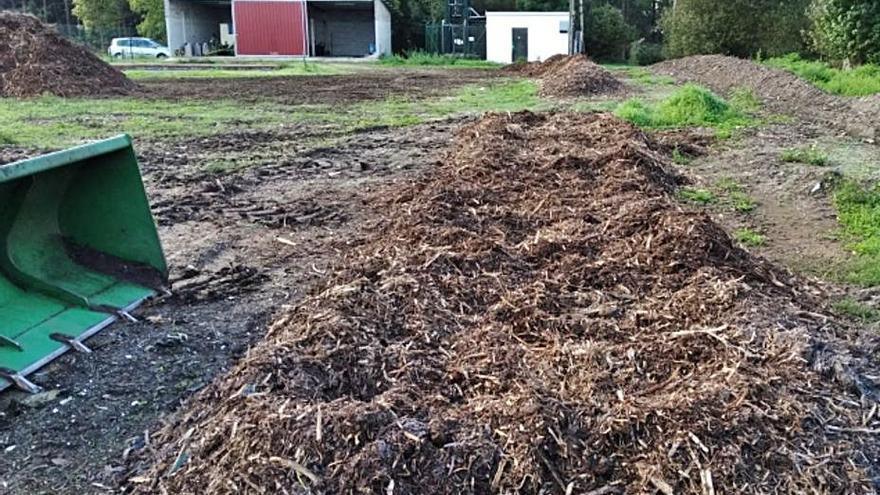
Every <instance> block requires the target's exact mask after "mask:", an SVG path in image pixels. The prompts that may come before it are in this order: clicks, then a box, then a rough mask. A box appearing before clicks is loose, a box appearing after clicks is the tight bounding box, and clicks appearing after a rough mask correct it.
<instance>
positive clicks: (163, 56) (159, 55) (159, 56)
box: [156, 53, 168, 58]
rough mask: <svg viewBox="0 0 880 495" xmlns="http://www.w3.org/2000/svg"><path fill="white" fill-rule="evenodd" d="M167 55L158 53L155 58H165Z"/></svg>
mask: <svg viewBox="0 0 880 495" xmlns="http://www.w3.org/2000/svg"><path fill="white" fill-rule="evenodd" d="M167 57H168V55H165V54H164V53H160V54H158V55H156V58H167Z"/></svg>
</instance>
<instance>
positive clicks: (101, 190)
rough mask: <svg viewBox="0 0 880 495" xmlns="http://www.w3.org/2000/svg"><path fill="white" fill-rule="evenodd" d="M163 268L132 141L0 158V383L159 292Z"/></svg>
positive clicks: (23, 384)
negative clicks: (26, 157) (10, 160)
mask: <svg viewBox="0 0 880 495" xmlns="http://www.w3.org/2000/svg"><path fill="white" fill-rule="evenodd" d="M167 280H168V268H167V266H166V263H165V256H164V254H163V253H162V246H161V244H160V243H159V235H158V232H157V231H156V225H155V223H154V222H153V217H152V215H151V214H150V206H149V203H148V202H147V197H146V193H145V191H144V185H143V182H142V181H141V176H140V171H139V170H138V165H137V159H136V157H135V154H134V150H133V148H132V145H131V139H130V138H129V137H128V136H125V135H122V136H117V137H115V138H111V139H108V140H106V141H100V142H97V143H93V144H87V145H83V146H78V147H75V148H71V149H68V150H64V151H59V152H57V153H51V154H48V155H44V156H40V157H37V158H33V159H30V160H23V161H20V162H15V163H10V164H8V165H3V166H0V390H2V389H4V388H6V387H8V386H10V385H16V386H18V387H19V388H22V389H25V390H28V391H32V392H33V391H37V390H39V388H38V387H36V386H35V385H33V384H32V383H30V382H29V381H28V380H27V379H26V378H25V376H27V375H28V374H29V373H31V372H33V371H34V370H36V369H38V368H39V367H40V366H43V365H44V364H46V363H48V362H49V361H51V360H52V359H54V358H56V357H58V356H60V355H61V354H63V353H64V352H65V351H67V350H68V349H71V348H73V349H75V350H78V351H82V352H89V350H88V348H87V347H85V346H84V345H83V344H82V341H83V340H85V339H86V338H88V337H89V336H91V335H93V334H94V333H96V332H98V331H99V330H101V329H103V328H104V327H106V326H107V325H110V324H111V323H113V322H114V321H116V320H117V319H119V318H121V317H122V318H129V319H130V318H131V316H130V315H129V314H128V312H129V311H131V310H132V309H134V308H135V307H137V306H138V305H139V304H140V303H141V302H143V301H144V300H145V299H147V298H148V297H150V296H153V295H155V294H156V293H157V292H158V291H163V290H167V289H166V287H167Z"/></svg>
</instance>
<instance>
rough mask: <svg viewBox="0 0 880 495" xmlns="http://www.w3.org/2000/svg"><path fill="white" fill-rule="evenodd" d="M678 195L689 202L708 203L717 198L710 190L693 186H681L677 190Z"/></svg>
mask: <svg viewBox="0 0 880 495" xmlns="http://www.w3.org/2000/svg"><path fill="white" fill-rule="evenodd" d="M678 196H679V197H680V198H681V199H683V200H685V201H690V202H691V203H698V204H701V205H708V204H711V203H714V202H715V201H716V200H717V199H718V198H716V197H715V195H714V194H712V191H709V190H706V189H697V188H694V187H683V188H681V189H680V190H679V191H678Z"/></svg>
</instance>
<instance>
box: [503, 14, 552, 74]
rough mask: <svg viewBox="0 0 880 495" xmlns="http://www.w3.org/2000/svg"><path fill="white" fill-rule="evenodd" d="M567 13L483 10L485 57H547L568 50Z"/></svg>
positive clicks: (514, 59)
mask: <svg viewBox="0 0 880 495" xmlns="http://www.w3.org/2000/svg"><path fill="white" fill-rule="evenodd" d="M568 26H569V17H568V12H486V60H491V61H492V62H499V63H502V64H509V63H512V62H514V61H516V60H528V61H530V62H532V61H537V60H546V59H547V58H548V57H551V56H553V55H556V54H560V53H561V54H567V53H568Z"/></svg>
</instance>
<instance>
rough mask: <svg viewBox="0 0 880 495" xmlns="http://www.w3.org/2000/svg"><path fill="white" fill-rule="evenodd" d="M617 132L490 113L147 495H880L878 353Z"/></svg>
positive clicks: (660, 160) (293, 318)
mask: <svg viewBox="0 0 880 495" xmlns="http://www.w3.org/2000/svg"><path fill="white" fill-rule="evenodd" d="M657 149H658V147H657V146H656V145H655V144H654V143H653V142H652V141H651V140H649V139H648V138H647V137H646V136H645V135H644V134H642V133H641V132H640V131H639V130H637V129H636V128H634V127H633V126H631V125H629V124H627V123H624V122H621V121H620V120H617V119H616V118H614V117H612V116H610V115H607V114H557V115H535V114H531V113H518V114H512V115H500V114H494V115H488V116H486V117H484V118H482V119H481V120H479V121H477V122H475V123H472V124H470V125H468V126H467V127H465V128H464V129H463V130H462V131H461V133H460V135H459V137H458V139H457V142H456V143H455V144H454V145H453V146H452V148H451V150H450V152H449V153H448V155H447V156H446V157H445V158H444V160H443V162H442V164H441V165H439V166H438V167H437V168H436V169H434V170H432V171H431V172H430V173H428V174H427V175H426V176H424V177H423V178H421V179H418V180H417V181H415V182H414V183H413V184H411V185H408V186H406V187H404V188H403V189H402V190H401V189H398V190H397V192H396V193H391V194H390V195H386V196H384V197H383V199H377V200H376V201H377V202H379V207H382V208H385V209H386V211H387V220H386V221H384V222H383V223H382V225H379V226H377V228H376V229H374V232H375V234H373V235H372V236H370V237H368V238H367V239H365V240H363V241H362V242H360V243H358V244H357V247H356V248H353V250H352V251H351V252H349V253H347V254H346V255H345V256H344V258H343V259H341V260H340V262H339V264H338V266H337V268H336V270H335V271H333V272H332V275H329V276H328V278H327V280H326V281H325V282H324V283H323V285H322V286H321V287H319V288H318V289H317V290H316V291H315V292H314V293H313V294H312V295H311V296H309V297H307V298H306V299H305V300H303V301H302V302H301V303H299V304H298V305H297V306H296V307H295V308H294V309H292V310H291V311H290V312H288V313H287V314H285V315H283V316H282V317H281V318H280V319H278V320H277V321H276V322H275V323H274V324H273V325H271V327H270V329H269V331H268V334H267V336H266V339H265V340H264V341H263V342H261V343H260V344H259V345H257V346H256V347H254V348H253V349H252V350H251V351H250V352H249V353H248V355H247V357H246V358H244V359H243V360H242V362H241V363H240V364H239V365H238V366H237V367H235V368H234V369H233V370H231V371H230V373H229V374H228V375H227V376H225V377H224V378H222V379H221V380H219V381H217V382H215V383H214V384H213V385H211V386H210V387H208V388H207V389H206V390H204V391H203V392H202V393H201V394H200V395H199V396H198V397H197V398H195V399H194V400H193V401H192V402H191V403H190V404H189V405H188V406H187V407H186V408H185V409H184V410H183V411H181V412H180V413H178V415H177V416H176V417H174V418H171V419H170V420H169V423H168V426H167V427H165V428H164V429H162V430H161V431H159V432H158V433H154V434H152V435H150V437H149V439H148V442H147V447H146V448H145V450H144V452H143V453H142V455H143V456H144V457H143V458H142V459H143V461H144V462H145V463H146V464H144V466H145V468H143V467H142V468H138V467H135V468H134V470H133V474H132V478H131V480H130V483H131V486H129V488H132V489H133V490H134V491H135V492H138V493H188V494H196V493H199V494H200V493H288V494H293V493H307V492H308V493H324V494H343V493H346V494H347V493H372V494H424V493H431V494H450V495H451V494H463V493H479V494H483V493H532V494H538V493H548V494H549V493H557V494H563V493H566V494H584V493H590V494H593V495H595V494H622V493H665V494H670V493H700V494H712V493H734V492H736V493H850V494H851V493H871V492H872V491H873V485H872V484H871V476H874V475H876V474H877V473H876V472H875V471H874V467H875V466H874V465H873V463H875V462H876V459H877V453H878V452H877V449H876V446H877V443H878V442H877V435H876V434H877V433H878V431H880V430H878V423H880V419H878V416H877V415H876V412H877V407H876V405H877V402H876V401H877V396H876V393H875V386H874V383H873V382H872V381H871V380H869V379H868V378H866V376H875V377H876V376H880V375H878V373H877V372H876V366H875V365H876V363H875V362H874V357H873V355H874V354H875V351H876V349H877V344H876V341H874V340H870V339H869V338H868V337H865V338H862V337H860V336H859V335H858V334H856V333H855V331H854V330H849V329H847V328H844V327H841V326H839V325H838V324H836V323H835V322H834V321H833V319H831V318H829V317H828V316H826V315H824V314H821V313H820V311H822V309H821V305H819V304H817V303H816V300H817V299H816V296H814V295H813V294H814V293H815V292H816V291H817V290H818V289H817V288H815V287H811V286H809V285H805V284H804V283H803V282H801V281H799V279H797V278H795V277H793V276H791V275H790V274H788V273H786V272H784V271H781V270H779V269H776V268H775V267H773V266H771V265H769V264H768V263H767V262H765V261H762V260H760V259H757V258H755V257H753V256H751V255H750V254H748V253H747V252H745V251H742V250H740V249H739V248H737V247H735V246H734V244H733V243H732V242H731V240H730V239H729V238H728V236H727V235H726V234H725V232H724V231H723V230H722V229H721V228H720V227H719V226H718V225H716V224H715V223H713V221H712V220H711V219H710V218H709V217H708V216H707V215H706V214H705V213H703V212H697V211H691V210H689V209H686V208H683V207H682V206H681V205H680V203H679V202H678V201H677V200H676V199H675V196H674V194H675V189H676V187H677V185H678V184H679V183H680V182H681V179H680V178H679V177H677V176H676V175H675V174H673V173H671V172H670V169H669V168H668V164H667V161H666V157H665V156H663V155H661V154H660V153H659V152H658V151H657Z"/></svg>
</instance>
